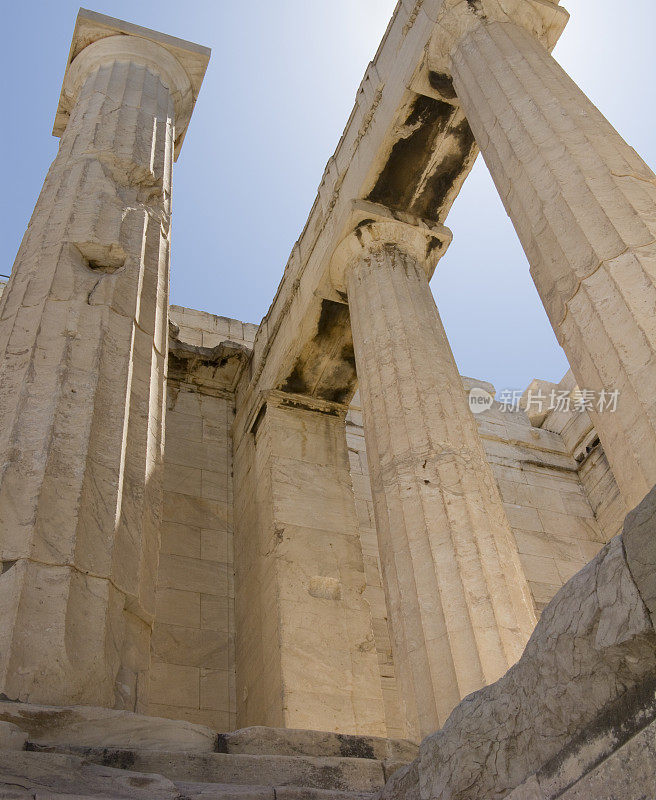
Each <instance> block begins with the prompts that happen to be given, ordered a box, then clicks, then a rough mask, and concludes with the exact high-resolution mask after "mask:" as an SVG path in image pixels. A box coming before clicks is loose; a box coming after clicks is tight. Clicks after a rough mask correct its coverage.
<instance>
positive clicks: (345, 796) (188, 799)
mask: <svg viewBox="0 0 656 800" xmlns="http://www.w3.org/2000/svg"><path fill="white" fill-rule="evenodd" d="M176 786H177V787H178V789H179V790H180V793H181V794H182V795H183V798H181V800H205V799H206V800H375V798H376V796H377V795H376V793H374V792H340V791H337V790H335V789H309V788H307V787H299V786H237V785H235V784H228V783H224V784H202V783H179V782H178V783H176Z"/></svg>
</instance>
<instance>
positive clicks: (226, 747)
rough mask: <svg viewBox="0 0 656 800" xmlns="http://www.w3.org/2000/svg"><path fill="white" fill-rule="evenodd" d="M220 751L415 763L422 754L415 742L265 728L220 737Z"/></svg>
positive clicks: (257, 727)
mask: <svg viewBox="0 0 656 800" xmlns="http://www.w3.org/2000/svg"><path fill="white" fill-rule="evenodd" d="M219 751H220V752H225V753H252V754H258V755H263V754H268V755H285V756H294V755H306V756H338V757H341V758H368V759H377V760H379V761H385V760H387V759H394V760H396V761H405V762H408V761H412V760H413V759H414V758H416V757H417V755H418V754H419V748H418V746H417V745H416V744H414V743H413V742H410V741H407V740H398V739H382V738H377V737H374V736H348V735H345V734H340V733H323V732H320V731H310V730H294V729H284V728H264V727H259V726H255V727H252V728H244V729H242V730H239V731H233V732H232V733H226V734H221V735H219Z"/></svg>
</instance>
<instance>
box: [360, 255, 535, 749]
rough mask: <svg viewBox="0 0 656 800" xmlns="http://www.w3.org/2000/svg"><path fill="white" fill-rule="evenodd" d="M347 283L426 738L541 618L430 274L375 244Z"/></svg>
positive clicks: (398, 643) (406, 669)
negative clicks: (525, 585)
mask: <svg viewBox="0 0 656 800" xmlns="http://www.w3.org/2000/svg"><path fill="white" fill-rule="evenodd" d="M347 287H348V297H349V305H350V307H351V320H352V326H353V339H354V346H355V354H356V363H357V367H358V379H359V383H360V390H361V394H362V405H363V411H364V418H365V438H366V440H367V452H368V460H369V468H370V471H371V475H372V488H373V494H374V504H375V511H376V522H377V529H378V536H379V541H380V550H381V558H382V561H383V573H384V581H385V591H386V596H387V598H388V604H389V613H390V621H391V628H392V634H393V635H392V639H393V642H394V646H395V653H394V655H395V664H396V666H397V669H398V672H399V677H400V680H401V682H402V685H403V687H404V690H405V691H406V692H407V691H408V689H409V688H410V689H411V690H412V691H413V697H412V702H410V703H409V704H408V705H407V709H406V710H407V713H409V715H412V716H411V718H409V719H408V723H409V726H410V728H411V730H412V731H413V732H414V733H415V735H425V734H427V733H429V732H431V731H434V730H437V729H438V728H439V727H440V726H441V725H442V724H443V723H444V722H445V720H446V718H447V716H448V714H449V713H450V711H451V710H452V709H453V707H454V706H455V705H456V704H457V703H458V702H459V701H460V699H461V698H462V697H463V696H464V695H466V694H468V693H469V692H471V691H474V690H475V689H477V688H480V687H481V686H482V685H484V684H485V683H488V682H490V681H493V680H496V679H497V678H498V677H500V675H501V674H503V672H505V670H506V669H507V668H508V667H509V666H510V665H511V664H512V663H513V662H514V661H515V660H516V659H517V658H518V657H519V655H520V654H521V650H522V648H523V646H524V645H525V643H526V640H527V639H528V636H529V635H530V632H531V631H532V629H533V625H534V621H535V620H534V616H533V613H532V608H531V606H530V600H529V597H528V592H527V591H525V592H523V593H522V592H521V590H520V591H519V592H518V591H517V589H516V588H515V587H516V586H521V583H522V580H523V578H522V574H521V572H520V570H519V569H518V564H517V559H513V558H512V557H509V555H511V551H512V542H511V532H510V529H509V526H508V524H507V521H506V520H505V514H504V511H503V507H502V504H501V500H500V497H499V495H498V493H495V491H494V479H493V477H492V475H491V471H490V467H489V465H488V464H487V461H486V459H485V456H484V454H483V451H482V447H481V445H480V442H479V440H478V433H477V431H476V427H475V422H474V419H473V417H472V416H471V413H470V411H469V409H468V408H467V405H466V401H465V394H464V389H463V387H462V383H461V379H460V375H459V373H458V371H457V367H456V365H455V362H454V361H453V356H452V353H451V350H450V348H449V345H448V342H447V340H446V335H445V334H444V330H443V327H442V325H441V321H440V320H439V315H438V313H437V308H436V307H435V303H434V301H433V299H432V295H431V293H430V289H429V286H428V282H427V279H426V276H425V274H424V273H423V271H422V269H421V267H420V266H419V264H418V263H417V262H416V261H415V259H414V258H413V257H411V256H409V255H408V254H407V253H405V252H403V251H402V247H396V246H394V245H393V244H391V243H388V244H385V243H382V244H380V243H379V244H378V245H370V246H369V247H368V248H367V249H366V252H364V253H363V254H362V256H361V257H360V258H359V259H356V260H354V261H353V263H352V264H351V266H350V267H349V268H348V273H347ZM497 506H498V508H497ZM486 561H487V562H489V563H491V564H493V565H494V566H493V567H490V566H489V565H486V563H485V562H486ZM413 712H414V714H413Z"/></svg>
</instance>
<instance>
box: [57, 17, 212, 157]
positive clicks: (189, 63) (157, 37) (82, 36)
mask: <svg viewBox="0 0 656 800" xmlns="http://www.w3.org/2000/svg"><path fill="white" fill-rule="evenodd" d="M121 35H123V36H134V37H138V38H140V39H145V40H146V41H149V42H152V43H154V44H157V45H160V46H161V47H163V48H164V49H165V50H166V51H168V52H169V53H170V54H171V55H172V56H173V57H174V58H175V59H176V61H177V62H179V64H180V66H181V68H182V69H183V70H184V72H185V73H186V76H187V78H188V79H189V85H190V88H191V99H190V104H189V109H188V115H187V119H186V120H184V122H183V126H180V125H179V121H178V125H177V126H176V139H175V159H176V160H177V158H178V156H179V155H180V149H181V148H182V143H183V141H184V137H185V134H186V132H187V127H188V122H189V118H190V117H191V113H192V111H193V108H194V105H195V103H196V100H197V98H198V94H199V92H200V87H201V84H202V82H203V78H204V76H205V71H206V69H207V65H208V63H209V60H210V55H211V50H210V48H209V47H204V46H203V45H200V44H195V43H194V42H188V41H185V40H184V39H178V38H176V37H175V36H169V35H168V34H165V33H160V32H159V31H153V30H150V29H149V28H142V27H141V26H140V25H134V24H133V23H131V22H125V21H123V20H120V19H115V18H114V17H109V16H106V15H105V14H99V13H98V12H96V11H89V10H87V9H85V8H81V9H80V11H79V13H78V15H77V19H76V21H75V28H74V30H73V38H72V41H71V48H70V51H69V54H68V61H67V62H66V71H65V73H64V79H63V82H62V90H61V93H60V96H59V104H58V106H57V113H56V114H55V122H54V126H53V129H52V133H53V136H58V137H59V136H61V135H62V134H63V133H64V130H65V129H66V126H67V124H68V119H69V116H70V111H71V109H70V108H69V106H70V102H69V101H68V99H67V96H66V92H65V86H66V82H67V78H68V76H69V72H70V68H71V64H72V63H73V61H74V59H75V58H76V57H77V56H78V55H79V54H80V53H81V52H82V51H83V50H85V49H86V48H87V47H89V45H92V44H94V43H95V42H98V41H100V40H101V39H106V38H108V37H110V36H121Z"/></svg>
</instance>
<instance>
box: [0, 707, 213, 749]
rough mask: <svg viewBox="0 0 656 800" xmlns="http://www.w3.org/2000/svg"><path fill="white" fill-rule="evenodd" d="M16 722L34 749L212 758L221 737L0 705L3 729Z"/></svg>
mask: <svg viewBox="0 0 656 800" xmlns="http://www.w3.org/2000/svg"><path fill="white" fill-rule="evenodd" d="M2 722H7V723H13V724H14V725H17V726H18V727H19V728H20V729H22V730H24V731H25V732H26V733H27V735H28V737H29V740H30V742H31V743H32V744H39V745H49V746H57V745H72V746H80V747H82V746H86V747H124V748H129V747H138V748H141V749H143V750H177V751H178V752H183V753H184V752H193V753H204V752H206V753H210V752H213V751H214V750H216V741H217V734H216V733H215V732H214V731H212V730H210V728H206V727H204V726H203V725H193V724H192V723H190V722H181V721H174V720H169V719H161V718H158V717H147V716H143V715H141V714H132V713H130V712H129V711H112V710H110V709H107V708H92V707H88V706H69V707H59V708H55V707H52V706H35V705H29V704H23V703H2V702H0V724H1V723H2Z"/></svg>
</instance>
